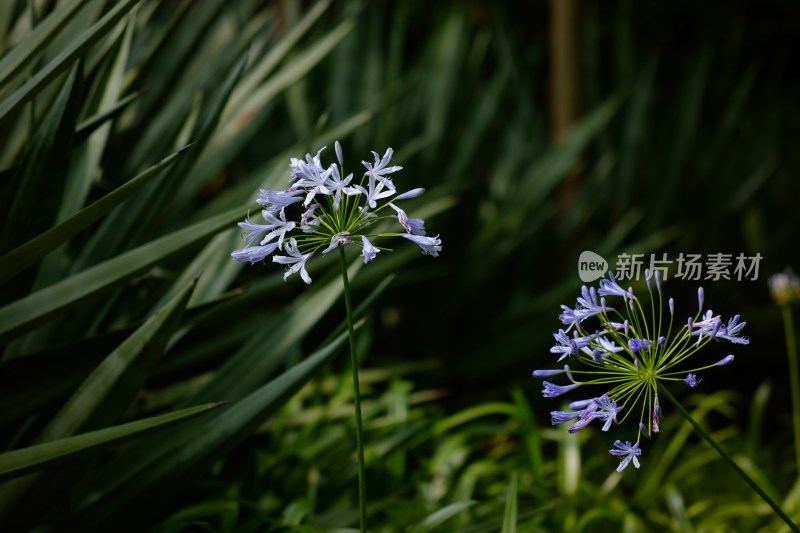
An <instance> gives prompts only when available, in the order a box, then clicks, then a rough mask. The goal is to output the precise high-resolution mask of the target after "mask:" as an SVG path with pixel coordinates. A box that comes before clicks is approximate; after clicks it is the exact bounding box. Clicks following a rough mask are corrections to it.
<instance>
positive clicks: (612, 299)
mask: <svg viewBox="0 0 800 533" xmlns="http://www.w3.org/2000/svg"><path fill="white" fill-rule="evenodd" d="M645 277H646V279H648V281H649V280H650V279H651V278H653V277H654V278H655V283H648V286H647V290H648V293H649V295H650V305H649V309H648V311H649V313H645V307H648V306H647V305H646V303H643V302H642V301H641V299H639V298H637V297H636V296H635V295H634V294H633V290H632V289H630V288H629V289H627V290H625V289H623V288H622V287H620V286H619V285H618V284H617V282H616V280H615V279H614V276H613V274H611V273H609V276H608V279H603V280H602V281H601V282H600V289H599V290H595V288H594V287H591V288H588V287H586V286H584V287H582V288H581V295H580V297H579V298H577V305H576V306H575V307H574V308H570V307H567V306H565V305H562V306H561V309H562V313H561V314H560V315H559V319H560V320H561V323H562V324H564V325H566V326H567V329H566V330H564V329H560V330H559V331H558V333H556V334H555V335H554V337H555V340H556V345H555V346H553V347H552V348H551V349H550V352H551V353H554V354H557V355H558V356H559V358H558V359H557V360H558V361H561V360H562V359H564V358H566V357H570V358H573V357H574V358H576V359H578V361H580V362H581V363H582V364H583V366H582V367H579V368H568V367H565V368H564V370H553V371H549V370H535V371H534V372H533V375H534V377H539V378H544V377H548V378H552V377H557V376H560V375H562V374H563V375H564V376H566V379H567V380H569V382H570V383H567V384H556V383H551V382H549V381H546V382H544V389H543V391H542V393H543V395H544V396H545V397H546V398H552V397H556V396H559V395H561V394H565V393H568V392H570V391H572V390H574V389H576V388H578V387H581V390H582V391H583V390H586V389H587V387H589V386H598V387H599V388H600V390H599V391H598V392H599V393H600V396H598V397H595V398H590V399H588V400H581V401H576V402H572V403H571V404H570V408H571V409H572V411H552V412H551V413H550V416H551V421H552V423H553V424H554V425H555V424H561V423H564V422H568V421H574V423H573V424H572V425H571V426H570V428H569V432H570V433H575V432H576V431H580V430H581V429H583V428H585V427H586V426H588V425H590V423H591V422H592V421H594V420H599V421H600V422H601V423H602V430H603V431H608V429H609V428H610V427H611V424H612V422H617V423H620V424H621V423H623V422H625V421H626V420H627V419H628V418H629V417H630V418H633V419H635V422H634V423H635V425H636V426H637V432H638V433H637V438H636V441H635V442H634V444H631V443H630V442H627V441H626V442H624V443H623V442H622V441H616V442H615V443H614V446H615V447H616V448H615V449H612V450H610V453H611V454H612V455H615V456H618V457H620V458H621V461H620V464H619V467H618V468H617V471H619V472H621V471H622V470H623V469H625V467H627V466H628V464H630V463H631V462H632V463H633V465H634V466H635V467H636V468H639V459H638V457H639V456H641V454H642V451H641V450H640V449H639V442H640V440H641V437H642V436H645V437H650V436H651V435H655V434H656V433H658V432H659V429H660V428H659V423H660V419H661V405H660V403H659V400H658V388H659V386H662V387H663V386H664V385H665V384H666V383H669V382H679V381H680V382H683V383H684V384H685V385H688V386H689V387H697V386H698V385H700V382H701V380H702V378H701V377H700V376H699V373H700V372H702V371H704V370H707V369H709V368H713V367H715V366H724V365H727V364H730V363H731V362H733V359H734V357H733V355H728V356H727V357H725V358H723V359H720V356H719V355H717V356H712V358H711V359H710V360H705V361H701V362H699V363H695V365H694V366H692V365H687V362H688V361H689V360H690V359H691V360H693V361H694V360H695V359H698V358H700V357H701V354H700V352H701V350H703V348H705V346H706V345H707V344H709V343H710V342H712V340H713V341H714V342H715V343H716V342H718V341H722V340H725V341H728V342H731V343H733V344H748V343H749V342H750V341H749V340H748V339H747V338H746V337H743V336H741V331H742V329H743V328H744V325H745V323H744V322H742V321H741V319H740V316H739V315H734V316H733V317H732V318H731V319H729V320H728V321H727V322H724V321H723V320H722V318H721V317H720V315H715V314H714V313H713V312H712V311H711V310H708V311H705V312H704V309H703V306H704V303H705V302H704V292H703V290H702V289H700V290H699V291H698V304H699V305H698V307H699V309H698V310H697V312H696V314H695V315H694V317H689V318H688V320H686V321H683V320H675V319H674V315H675V307H676V305H675V301H674V300H673V299H672V298H669V299H668V300H667V302H666V303H667V305H666V307H667V310H666V311H665V310H664V307H665V306H664V303H665V302H664V299H663V298H662V294H661V289H662V283H661V282H662V280H661V276H660V273H659V272H657V271H656V272H655V273H654V275H652V276H651V274H650V272H646V273H645ZM606 298H608V299H609V302H608V304H607V303H606V301H605V300H606ZM612 306H613V307H612ZM590 319H591V320H590ZM590 322H591V323H595V322H596V324H595V325H593V326H588V325H587V324H589V323H590ZM573 328H574V330H573V331H572V334H569V333H568V332H569V330H570V329H573ZM571 364H572V363H571ZM687 366H689V368H686V367H687ZM618 415H619V417H618Z"/></svg>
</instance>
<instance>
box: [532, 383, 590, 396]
mask: <svg viewBox="0 0 800 533" xmlns="http://www.w3.org/2000/svg"><path fill="white" fill-rule="evenodd" d="M542 385H544V389H542V396H544V397H545V398H555V397H556V396H561V395H562V394H564V393H565V392H569V391H571V390H573V389H577V388H578V387H580V386H581V384H580V383H572V384H570V385H564V386H563V387H562V386H560V385H555V384H553V383H550V382H549V381H543V382H542Z"/></svg>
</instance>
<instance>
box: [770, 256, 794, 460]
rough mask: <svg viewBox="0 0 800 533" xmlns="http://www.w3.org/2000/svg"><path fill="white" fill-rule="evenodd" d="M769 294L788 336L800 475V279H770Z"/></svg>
mask: <svg viewBox="0 0 800 533" xmlns="http://www.w3.org/2000/svg"><path fill="white" fill-rule="evenodd" d="M768 283H769V292H770V294H771V295H772V299H773V301H774V302H775V303H776V304H778V305H779V306H780V308H781V313H782V314H783V330H784V332H785V334H786V355H787V357H788V359H789V383H790V386H791V390H792V426H793V427H794V456H795V467H796V468H797V473H798V475H800V368H799V367H798V362H797V341H796V336H795V332H794V315H793V313H792V304H794V303H797V302H800V278H798V277H797V275H796V274H795V273H794V272H792V271H791V270H790V269H786V270H785V271H784V272H783V273H780V274H773V275H772V276H770V277H769V281H768Z"/></svg>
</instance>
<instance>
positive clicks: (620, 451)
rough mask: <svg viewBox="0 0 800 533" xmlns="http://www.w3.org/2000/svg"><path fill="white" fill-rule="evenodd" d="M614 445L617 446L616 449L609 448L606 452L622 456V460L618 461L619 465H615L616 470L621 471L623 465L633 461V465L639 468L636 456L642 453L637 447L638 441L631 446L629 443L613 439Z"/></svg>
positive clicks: (623, 468)
mask: <svg viewBox="0 0 800 533" xmlns="http://www.w3.org/2000/svg"><path fill="white" fill-rule="evenodd" d="M614 446H616V447H617V449H616V450H609V451H608V453H610V454H611V455H616V456H617V457H622V461H620V462H619V466H618V467H617V472H622V471H623V470H625V467H627V466H628V464H629V463H630V462H631V461H633V466H635V467H636V468H639V459H637V457H638V456H640V455H642V450H640V449H639V441H638V440H637V441H636V444H634V445H632V446H631V443H630V442H628V441H625V444H623V443H622V441H619V440H618V441H615V442H614Z"/></svg>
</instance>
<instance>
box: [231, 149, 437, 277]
mask: <svg viewBox="0 0 800 533" xmlns="http://www.w3.org/2000/svg"><path fill="white" fill-rule="evenodd" d="M335 148H336V150H335V152H336V158H337V160H338V163H339V165H338V166H337V165H336V163H331V165H330V166H327V167H325V166H323V164H322V159H321V157H320V156H321V154H322V151H323V150H324V148H323V149H321V150H319V151H318V152H317V154H316V155H314V156H312V155H311V154H307V155H306V157H305V159H304V160H303V159H297V158H292V159H291V161H290V163H289V167H290V173H289V174H290V178H289V179H290V181H291V182H293V183H292V184H291V186H290V187H289V188H288V189H285V190H282V191H270V190H264V189H262V190H261V191H260V192H259V193H258V197H257V202H258V204H259V205H260V206H261V207H262V208H263V210H262V211H261V216H262V217H263V218H264V221H265V223H263V224H261V223H255V222H252V221H251V220H250V217H249V215H248V217H247V219H246V220H245V221H244V222H241V223H239V226H240V227H241V228H242V229H243V230H245V231H244V232H243V234H242V238H243V239H244V241H245V243H246V246H245V247H244V248H242V249H240V250H236V251H235V252H233V253H232V254H231V257H233V259H235V260H237V261H249V262H251V263H257V262H260V261H264V260H265V259H266V258H267V257H269V256H270V255H272V254H273V253H275V252H276V251H283V252H285V253H286V254H288V255H275V256H273V258H272V259H273V261H274V262H276V263H281V264H284V265H288V267H287V270H286V275H285V276H284V279H286V277H288V276H289V275H291V274H293V273H295V272H299V273H300V276H301V277H302V278H303V281H305V282H306V283H311V277H310V276H309V274H308V272H307V271H306V262H307V261H308V260H309V259H310V258H311V257H312V256H313V255H314V254H315V253H317V252H320V255H323V254H326V253H328V252H331V251H333V250H334V249H335V248H338V247H339V246H355V247H358V248H361V256H362V257H363V258H364V262H365V263H367V262H369V261H371V260H373V259H375V257H376V256H377V254H378V253H379V252H380V251H381V250H386V248H381V247H380V246H379V245H377V244H376V241H378V240H379V239H385V238H389V237H405V238H406V239H408V240H410V241H412V242H413V243H415V244H416V245H418V246H419V247H420V248H421V249H422V253H423V254H427V255H432V256H434V257H436V256H438V255H439V252H441V251H442V241H441V239H439V236H438V235H437V236H436V237H426V236H425V222H424V221H423V220H422V219H419V218H409V217H408V215H406V212H405V211H404V210H403V209H401V208H399V207H398V206H396V205H395V204H394V202H396V201H398V200H406V199H409V198H416V197H417V196H420V195H421V194H422V193H423V192H425V190H424V189H421V188H415V189H411V190H409V191H407V192H405V193H402V194H399V195H397V190H396V188H395V185H394V183H393V181H392V179H391V178H390V177H389V174H394V173H396V172H398V171H400V170H402V168H403V167H400V166H388V165H389V162H390V161H391V158H392V155H393V153H394V152H393V151H392V149H391V148H388V149H387V150H386V153H385V154H384V155H383V157H380V156H379V155H378V154H377V153H376V152H373V153H372V154H373V159H374V161H373V162H371V163H370V162H367V161H362V163H363V165H364V167H365V169H366V170H365V172H364V173H363V175H362V176H361V179H360V181H359V182H358V183H353V174H347V175H345V172H344V163H343V160H344V157H343V155H342V150H341V145H340V144H339V143H338V142H337V143H336V147H335ZM342 176H346V177H344V178H343V177H342ZM393 196H394V198H392V197H393ZM379 204H380V205H379ZM387 207H391V208H392V209H386V208H387ZM291 210H295V211H296V215H295V216H296V218H294V219H292V218H289V219H288V220H287V215H286V213H287V212H290V211H291ZM290 216H291V215H290ZM391 221H394V224H398V223H399V226H400V227H399V228H398V231H397V232H392V233H386V232H381V233H373V232H371V231H370V230H372V229H373V228H374V227H375V226H376V225H377V224H379V223H381V222H389V223H391Z"/></svg>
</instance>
